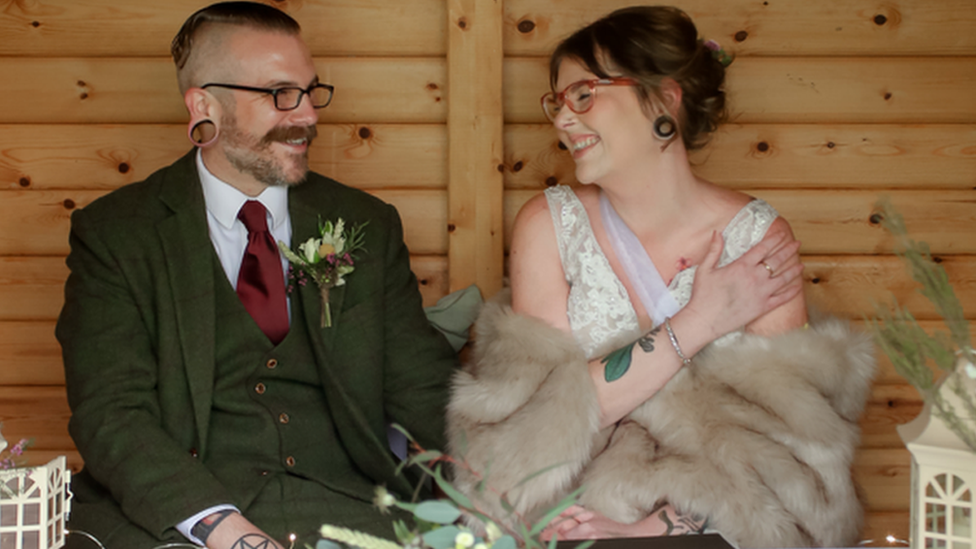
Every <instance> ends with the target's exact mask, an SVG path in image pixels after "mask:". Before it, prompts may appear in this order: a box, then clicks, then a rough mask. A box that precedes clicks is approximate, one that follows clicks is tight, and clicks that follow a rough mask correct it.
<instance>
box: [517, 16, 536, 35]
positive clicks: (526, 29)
mask: <svg viewBox="0 0 976 549" xmlns="http://www.w3.org/2000/svg"><path fill="white" fill-rule="evenodd" d="M517 28H518V31H519V32H520V33H522V34H529V33H530V32H532V31H533V30H535V21H531V20H529V19H523V20H521V21H519V22H518V25H517Z"/></svg>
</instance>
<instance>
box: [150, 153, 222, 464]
mask: <svg viewBox="0 0 976 549" xmlns="http://www.w3.org/2000/svg"><path fill="white" fill-rule="evenodd" d="M195 154H196V153H195V150H194V151H191V152H190V153H189V154H187V155H186V156H184V157H183V158H181V159H180V160H179V161H178V162H177V163H176V164H174V166H173V169H172V170H170V173H168V174H167V178H166V181H165V182H164V184H163V191H162V192H161V193H160V200H162V201H163V202H164V203H165V204H166V205H167V206H169V208H170V209H171V210H172V211H173V215H172V216H170V217H169V218H167V219H165V220H163V221H162V222H160V223H159V225H158V226H157V228H158V231H159V237H160V241H161V242H162V247H163V254H164V255H165V258H166V264H167V265H168V267H169V280H170V291H171V292H172V295H173V308H174V310H175V313H176V323H177V327H178V332H179V338H180V348H181V350H182V353H183V364H184V366H185V368H186V376H187V380H188V382H189V385H190V394H191V396H192V399H193V407H194V410H193V411H194V418H195V420H196V423H197V430H198V432H199V441H198V443H199V444H200V446H201V447H200V451H201V452H203V451H204V448H203V447H204V446H205V445H206V441H207V431H208V426H209V425H210V408H211V405H212V401H213V379H214V369H215V364H214V337H215V331H214V329H215V328H214V314H215V313H214V298H213V295H214V275H213V273H214V266H213V253H212V244H211V243H210V237H209V229H208V228H207V212H206V205H205V203H204V200H203V191H202V189H201V187H200V178H199V176H198V174H197V170H196V164H195V162H196V161H195V158H196V157H195Z"/></svg>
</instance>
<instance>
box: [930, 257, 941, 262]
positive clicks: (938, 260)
mask: <svg viewBox="0 0 976 549" xmlns="http://www.w3.org/2000/svg"><path fill="white" fill-rule="evenodd" d="M932 261H934V262H936V263H942V258H941V257H938V256H934V257H933V258H932Z"/></svg>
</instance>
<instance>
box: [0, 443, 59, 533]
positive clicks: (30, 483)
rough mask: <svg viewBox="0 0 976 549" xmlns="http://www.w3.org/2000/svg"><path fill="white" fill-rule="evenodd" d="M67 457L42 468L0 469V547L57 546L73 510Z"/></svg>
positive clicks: (57, 459)
mask: <svg viewBox="0 0 976 549" xmlns="http://www.w3.org/2000/svg"><path fill="white" fill-rule="evenodd" d="M70 481H71V471H70V470H69V469H68V468H67V460H66V459H65V457H64V456H58V457H57V458H55V459H53V460H52V461H51V462H50V463H48V464H47V465H43V466H40V467H18V468H16V469H4V470H0V547H2V548H3V549H58V548H59V547H63V546H64V543H65V539H64V537H65V522H66V521H67V520H68V515H69V513H70V511H71V491H70V490H69V488H68V486H69V483H70Z"/></svg>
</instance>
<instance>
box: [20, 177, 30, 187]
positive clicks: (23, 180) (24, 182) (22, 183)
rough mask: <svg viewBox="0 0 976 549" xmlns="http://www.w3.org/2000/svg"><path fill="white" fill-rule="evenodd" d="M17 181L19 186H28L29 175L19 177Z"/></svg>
mask: <svg viewBox="0 0 976 549" xmlns="http://www.w3.org/2000/svg"><path fill="white" fill-rule="evenodd" d="M17 183H19V184H20V186H21V187H30V184H31V180H30V178H29V177H21V178H20V180H19V181H17Z"/></svg>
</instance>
